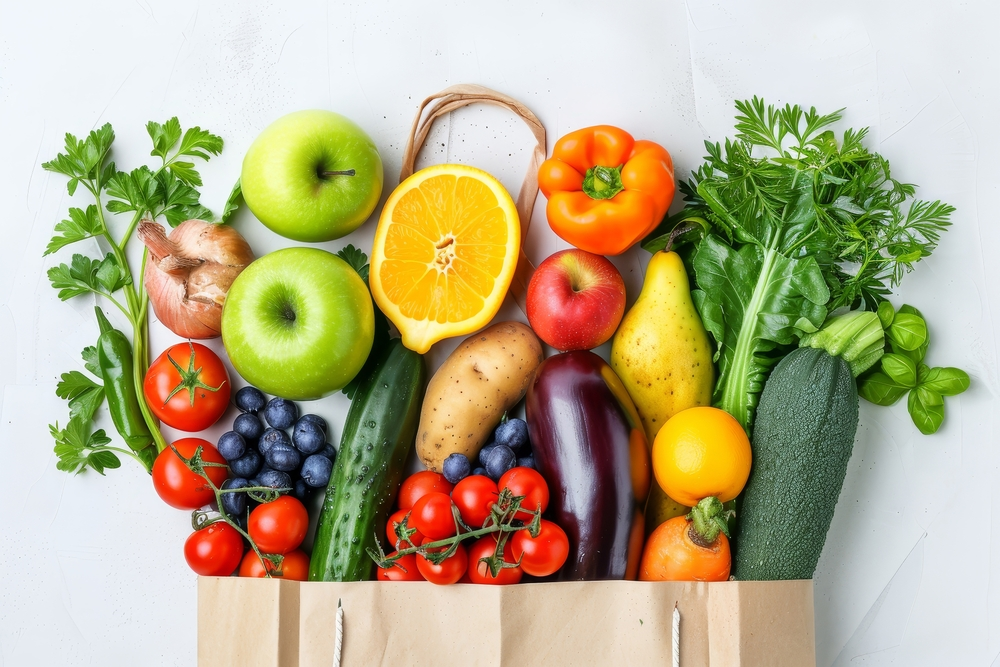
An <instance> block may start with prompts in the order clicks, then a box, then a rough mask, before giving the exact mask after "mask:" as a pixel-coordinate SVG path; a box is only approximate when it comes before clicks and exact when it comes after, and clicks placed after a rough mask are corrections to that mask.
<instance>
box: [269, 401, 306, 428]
mask: <svg viewBox="0 0 1000 667" xmlns="http://www.w3.org/2000/svg"><path fill="white" fill-rule="evenodd" d="M298 418H299V409H298V408H297V407H296V406H295V404H294V403H292V402H291V401H290V400H288V399H287V398H277V397H275V398H272V399H271V400H270V401H268V402H267V405H266V406H265V407H264V421H266V422H267V423H268V425H269V426H272V427H274V428H291V426H292V424H294V423H295V420H296V419H298Z"/></svg>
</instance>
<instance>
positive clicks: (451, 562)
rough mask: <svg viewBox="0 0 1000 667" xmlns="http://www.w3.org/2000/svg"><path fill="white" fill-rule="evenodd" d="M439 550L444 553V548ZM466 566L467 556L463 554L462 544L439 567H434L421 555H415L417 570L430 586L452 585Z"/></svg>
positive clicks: (467, 563) (463, 547)
mask: <svg viewBox="0 0 1000 667" xmlns="http://www.w3.org/2000/svg"><path fill="white" fill-rule="evenodd" d="M440 550H441V551H444V547H441V548H440ZM468 565H469V556H468V554H467V553H466V552H465V545H462V544H459V545H458V549H457V550H456V551H455V553H453V554H452V555H450V556H448V558H446V559H445V560H444V562H443V563H441V564H440V565H435V564H434V563H432V562H430V561H429V560H427V559H426V558H424V556H423V555H421V554H418V555H417V569H418V570H419V571H420V574H422V575H423V577H424V579H426V580H427V581H429V582H431V583H432V584H454V583H455V582H457V581H458V580H459V579H461V578H462V575H463V574H465V570H466V569H467V568H468Z"/></svg>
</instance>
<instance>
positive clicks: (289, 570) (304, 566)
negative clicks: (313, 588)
mask: <svg viewBox="0 0 1000 667" xmlns="http://www.w3.org/2000/svg"><path fill="white" fill-rule="evenodd" d="M267 571H268V572H270V573H271V578H272V579H288V580H290V581H306V580H307V579H309V556H307V555H306V553H305V552H304V551H302V550H301V549H296V550H295V551H289V552H288V553H287V554H285V560H283V561H281V574H274V566H273V565H271V561H267ZM240 576H241V577H257V578H263V577H264V565H263V564H261V562H260V558H257V554H256V553H254V550H253V549H250V551H248V552H247V555H246V556H244V557H243V562H242V563H241V564H240Z"/></svg>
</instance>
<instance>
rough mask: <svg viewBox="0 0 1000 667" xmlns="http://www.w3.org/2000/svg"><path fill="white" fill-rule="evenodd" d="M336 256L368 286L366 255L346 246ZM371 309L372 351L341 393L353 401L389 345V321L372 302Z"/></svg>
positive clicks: (350, 246) (351, 246)
mask: <svg viewBox="0 0 1000 667" xmlns="http://www.w3.org/2000/svg"><path fill="white" fill-rule="evenodd" d="M337 256H338V257H340V258H341V259H342V260H344V261H345V262H347V263H348V264H350V265H351V268H352V269H354V270H355V271H357V272H358V275H359V276H361V279H362V280H363V281H365V286H367V285H368V269H369V267H368V255H366V254H365V253H364V252H363V251H362V250H360V249H358V248H355V247H354V246H353V245H350V244H349V245H347V246H345V247H343V248H341V249H340V250H339V251H337ZM372 307H373V308H374V310H375V335H374V336H373V338H372V349H371V352H369V353H368V359H366V360H365V364H364V366H362V367H361V370H360V371H358V374H357V375H355V376H354V379H353V380H351V381H350V382H348V383H347V386H345V387H344V388H343V389H342V390H341V391H343V392H344V393H345V394H347V397H348V398H349V399H351V400H352V401H353V400H354V397H355V396H356V395H357V393H358V389H359V388H360V387H361V383H362V381H364V379H365V378H366V377H368V375H369V374H370V373H371V371H372V369H373V368H374V367H375V364H376V363H377V361H378V358H379V356H380V355H381V353H382V350H384V349H385V347H386V346H387V345H388V344H389V320H388V319H386V317H385V314H384V313H383V312H382V311H381V310H379V307H378V306H377V305H375V303H374V300H373V302H372Z"/></svg>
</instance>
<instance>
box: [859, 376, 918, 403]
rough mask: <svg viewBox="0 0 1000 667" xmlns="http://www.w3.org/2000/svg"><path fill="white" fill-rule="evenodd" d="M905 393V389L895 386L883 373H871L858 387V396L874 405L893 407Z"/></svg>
mask: <svg viewBox="0 0 1000 667" xmlns="http://www.w3.org/2000/svg"><path fill="white" fill-rule="evenodd" d="M906 391H907V389H906V387H903V386H901V385H898V384H896V383H895V382H893V381H892V379H891V378H890V377H889V376H888V375H886V374H885V373H872V374H871V375H869V376H868V377H866V378H865V379H864V380H862V381H861V383H860V384H859V385H858V395H859V396H860V397H861V398H863V399H865V400H866V401H868V402H869V403H874V404H875V405H883V406H889V405H893V404H894V403H896V401H898V400H899V399H901V398H902V397H903V394H905V393H906Z"/></svg>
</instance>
